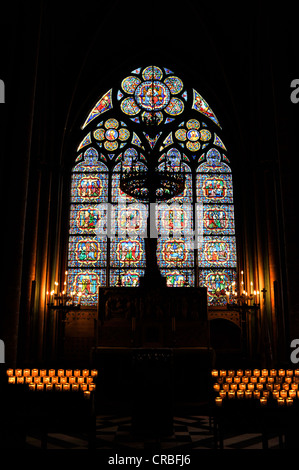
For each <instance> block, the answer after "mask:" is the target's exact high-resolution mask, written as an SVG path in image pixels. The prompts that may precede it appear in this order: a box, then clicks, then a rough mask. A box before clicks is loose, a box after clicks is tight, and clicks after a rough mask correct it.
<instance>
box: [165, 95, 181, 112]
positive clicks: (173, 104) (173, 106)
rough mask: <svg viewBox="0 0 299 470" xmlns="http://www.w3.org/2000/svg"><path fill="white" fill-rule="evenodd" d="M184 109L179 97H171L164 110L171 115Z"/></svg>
mask: <svg viewBox="0 0 299 470" xmlns="http://www.w3.org/2000/svg"><path fill="white" fill-rule="evenodd" d="M183 110H184V104H183V102H182V101H181V100H180V99H179V98H171V100H170V103H169V105H168V106H167V108H166V109H165V111H166V112H167V113H168V114H170V115H171V116H177V115H178V114H181V113H182V112H183Z"/></svg>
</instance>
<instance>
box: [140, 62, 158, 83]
mask: <svg viewBox="0 0 299 470" xmlns="http://www.w3.org/2000/svg"><path fill="white" fill-rule="evenodd" d="M142 77H143V79H144V80H152V79H153V78H154V79H155V80H161V78H162V77H163V72H162V70H161V69H160V68H159V67H156V66H155V65H150V66H149V67H146V68H145V69H144V70H143V72H142Z"/></svg>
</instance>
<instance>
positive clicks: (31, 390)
mask: <svg viewBox="0 0 299 470" xmlns="http://www.w3.org/2000/svg"><path fill="white" fill-rule="evenodd" d="M29 390H30V392H33V391H34V390H35V383H33V382H31V383H30V384H29Z"/></svg>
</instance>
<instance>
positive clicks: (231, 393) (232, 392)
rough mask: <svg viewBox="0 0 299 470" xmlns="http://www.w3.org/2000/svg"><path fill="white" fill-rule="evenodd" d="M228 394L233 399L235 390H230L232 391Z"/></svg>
mask: <svg viewBox="0 0 299 470" xmlns="http://www.w3.org/2000/svg"><path fill="white" fill-rule="evenodd" d="M227 396H228V398H230V399H231V398H235V392H234V390H230V391H229V392H228V394H227Z"/></svg>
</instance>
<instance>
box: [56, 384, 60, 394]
mask: <svg viewBox="0 0 299 470" xmlns="http://www.w3.org/2000/svg"><path fill="white" fill-rule="evenodd" d="M55 390H56V392H61V390H62V385H61V384H55Z"/></svg>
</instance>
